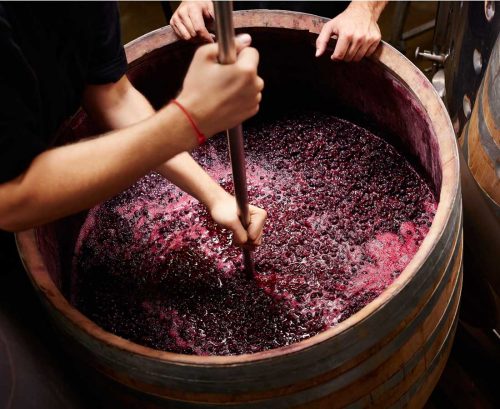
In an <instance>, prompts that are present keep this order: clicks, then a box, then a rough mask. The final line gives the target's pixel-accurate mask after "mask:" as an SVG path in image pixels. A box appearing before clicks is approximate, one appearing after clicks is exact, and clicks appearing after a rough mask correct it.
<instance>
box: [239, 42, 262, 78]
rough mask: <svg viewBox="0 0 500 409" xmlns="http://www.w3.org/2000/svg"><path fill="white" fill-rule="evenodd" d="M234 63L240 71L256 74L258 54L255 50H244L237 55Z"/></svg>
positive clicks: (248, 48)
mask: <svg viewBox="0 0 500 409" xmlns="http://www.w3.org/2000/svg"><path fill="white" fill-rule="evenodd" d="M236 63H237V64H238V66H239V67H240V69H242V70H244V71H249V72H252V73H256V72H257V66H258V65H259V52H258V51H257V50H256V49H255V48H251V47H247V48H244V49H243V50H241V52H240V53H239V54H238V60H237V62H236Z"/></svg>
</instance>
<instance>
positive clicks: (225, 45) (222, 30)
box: [214, 1, 255, 277]
mask: <svg viewBox="0 0 500 409" xmlns="http://www.w3.org/2000/svg"><path fill="white" fill-rule="evenodd" d="M214 10H215V24H216V31H217V43H218V44H219V63H221V64H233V63H235V62H236V44H235V41H234V27H233V3H232V1H215V2H214ZM227 140H228V145H229V156H230V158H231V167H232V171H233V183H234V193H235V196H236V202H237V203H238V209H239V211H240V219H241V223H242V224H243V227H244V228H245V229H247V228H248V225H249V224H250V214H249V209H248V190H247V178H246V170H245V151H244V149H243V130H242V128H241V124H240V125H238V126H236V127H234V128H232V129H228V130H227ZM243 263H244V265H245V269H246V272H247V275H248V276H249V277H253V275H254V272H255V268H254V263H253V258H252V254H251V252H250V250H249V249H246V248H243Z"/></svg>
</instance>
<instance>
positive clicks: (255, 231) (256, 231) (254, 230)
mask: <svg viewBox="0 0 500 409" xmlns="http://www.w3.org/2000/svg"><path fill="white" fill-rule="evenodd" d="M250 211H251V220H250V225H249V226H248V238H249V240H250V241H251V242H254V241H256V240H257V239H258V238H259V236H261V235H262V231H263V228H264V224H265V222H266V218H267V213H266V211H265V210H263V209H259V208H256V207H252V208H251V209H250Z"/></svg>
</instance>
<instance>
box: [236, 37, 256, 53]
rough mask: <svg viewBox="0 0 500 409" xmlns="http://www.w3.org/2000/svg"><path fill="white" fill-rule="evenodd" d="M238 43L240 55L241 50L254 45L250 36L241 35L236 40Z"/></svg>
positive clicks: (237, 51)
mask: <svg viewBox="0 0 500 409" xmlns="http://www.w3.org/2000/svg"><path fill="white" fill-rule="evenodd" d="M235 42H236V54H239V53H240V51H241V50H243V49H244V48H245V47H248V46H249V45H250V44H252V37H250V34H239V35H237V36H236V38H235Z"/></svg>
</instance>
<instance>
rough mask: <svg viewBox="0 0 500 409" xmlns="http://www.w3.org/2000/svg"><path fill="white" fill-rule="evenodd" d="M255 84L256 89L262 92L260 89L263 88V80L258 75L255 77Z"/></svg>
mask: <svg viewBox="0 0 500 409" xmlns="http://www.w3.org/2000/svg"><path fill="white" fill-rule="evenodd" d="M255 85H256V86H257V90H258V91H259V92H262V90H263V89H264V80H263V79H262V78H260V77H257V80H256V84H255ZM259 102H260V101H259Z"/></svg>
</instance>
